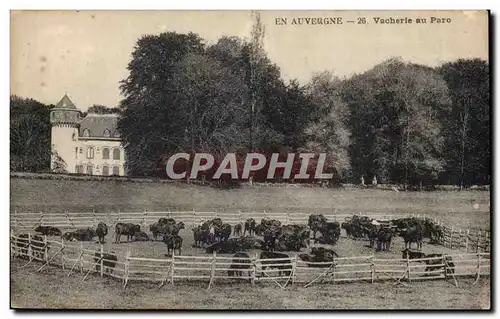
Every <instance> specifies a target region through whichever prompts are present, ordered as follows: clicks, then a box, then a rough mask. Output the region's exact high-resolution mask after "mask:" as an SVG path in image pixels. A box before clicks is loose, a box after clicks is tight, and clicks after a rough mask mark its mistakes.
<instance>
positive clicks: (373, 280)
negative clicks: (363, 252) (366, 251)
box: [370, 253, 375, 284]
mask: <svg viewBox="0 0 500 319" xmlns="http://www.w3.org/2000/svg"><path fill="white" fill-rule="evenodd" d="M370 259H371V262H370V270H371V271H372V284H373V283H374V282H375V263H374V260H375V254H373V253H372V257H371V258H370Z"/></svg>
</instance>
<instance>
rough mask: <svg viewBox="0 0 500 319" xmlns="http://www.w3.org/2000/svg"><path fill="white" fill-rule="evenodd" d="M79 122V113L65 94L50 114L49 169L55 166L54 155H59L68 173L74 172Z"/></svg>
mask: <svg viewBox="0 0 500 319" xmlns="http://www.w3.org/2000/svg"><path fill="white" fill-rule="evenodd" d="M80 121H81V113H80V111H79V110H78V109H77V108H76V106H75V104H73V102H71V100H70V99H69V97H68V96H67V95H66V94H65V95H64V96H63V98H62V99H61V100H60V101H59V103H57V105H56V106H55V107H54V108H53V109H52V111H51V112H50V123H51V125H52V135H51V145H52V157H51V169H52V170H54V169H55V168H56V167H57V165H55V164H56V161H55V159H56V157H55V156H54V155H55V154H57V155H59V156H60V157H61V158H62V160H63V161H64V164H65V167H64V168H65V170H66V171H67V172H68V173H74V172H75V165H76V155H77V154H76V153H75V152H78V149H77V142H78V127H79V125H80Z"/></svg>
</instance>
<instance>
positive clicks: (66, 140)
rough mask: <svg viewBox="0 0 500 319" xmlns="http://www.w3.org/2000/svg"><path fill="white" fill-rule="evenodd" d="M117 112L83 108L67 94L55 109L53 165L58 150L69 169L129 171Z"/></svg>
mask: <svg viewBox="0 0 500 319" xmlns="http://www.w3.org/2000/svg"><path fill="white" fill-rule="evenodd" d="M117 120H118V117H117V115H116V114H88V115H87V116H86V117H83V118H82V117H81V112H80V111H78V109H77V108H76V107H75V106H74V104H73V103H72V102H71V100H69V98H68V97H67V96H66V95H65V96H64V97H63V98H62V99H61V101H60V102H59V103H58V104H57V105H56V107H55V108H54V109H52V111H51V114H50V121H51V124H52V136H51V141H52V142H51V144H52V151H53V153H52V155H53V156H52V169H54V167H55V165H54V164H55V156H54V154H55V153H57V155H59V156H60V157H61V158H62V160H63V161H64V164H65V170H66V171H67V172H68V173H80V174H90V175H104V176H108V175H120V176H124V175H125V153H124V149H123V147H122V145H121V139H120V137H119V136H120V135H119V133H118V131H117V130H116V123H117Z"/></svg>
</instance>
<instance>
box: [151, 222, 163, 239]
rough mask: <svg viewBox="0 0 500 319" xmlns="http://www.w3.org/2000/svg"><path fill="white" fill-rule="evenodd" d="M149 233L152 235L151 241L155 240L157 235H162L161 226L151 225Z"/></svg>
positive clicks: (157, 223)
mask: <svg viewBox="0 0 500 319" xmlns="http://www.w3.org/2000/svg"><path fill="white" fill-rule="evenodd" d="M160 219H161V218H160ZM149 231H150V232H151V233H152V234H153V237H152V240H156V239H157V237H158V235H159V234H162V233H163V231H162V225H161V224H160V223H159V222H156V223H153V224H151V225H149Z"/></svg>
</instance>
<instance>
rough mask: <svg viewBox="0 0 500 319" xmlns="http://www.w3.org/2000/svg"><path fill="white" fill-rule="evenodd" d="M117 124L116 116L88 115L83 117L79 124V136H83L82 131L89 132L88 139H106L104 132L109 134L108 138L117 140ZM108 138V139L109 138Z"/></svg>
mask: <svg viewBox="0 0 500 319" xmlns="http://www.w3.org/2000/svg"><path fill="white" fill-rule="evenodd" d="M117 123H118V114H94V113H90V114H87V116H85V117H84V118H83V119H82V121H81V122H80V136H81V137H85V136H84V131H85V130H86V129H87V130H89V137H90V138H92V137H106V136H104V131H105V130H106V129H108V130H109V132H110V136H109V137H110V138H118V137H119V136H115V132H116V128H117ZM109 137H108V138H109Z"/></svg>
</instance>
